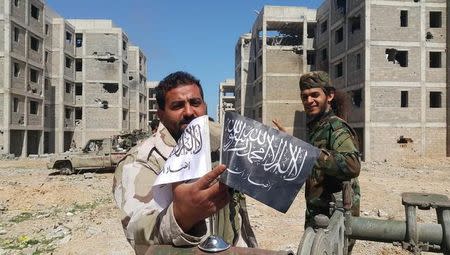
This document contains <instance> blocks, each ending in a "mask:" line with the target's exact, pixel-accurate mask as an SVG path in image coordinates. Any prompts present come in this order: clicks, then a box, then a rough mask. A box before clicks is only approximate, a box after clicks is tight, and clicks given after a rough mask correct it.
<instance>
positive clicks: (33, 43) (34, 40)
mask: <svg viewBox="0 0 450 255" xmlns="http://www.w3.org/2000/svg"><path fill="white" fill-rule="evenodd" d="M30 49H32V50H34V51H39V39H37V38H36V37H34V36H30Z"/></svg>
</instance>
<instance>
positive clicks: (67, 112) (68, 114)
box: [65, 108, 72, 119]
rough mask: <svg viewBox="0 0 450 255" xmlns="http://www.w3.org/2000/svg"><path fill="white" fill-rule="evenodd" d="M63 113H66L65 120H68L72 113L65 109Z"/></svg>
mask: <svg viewBox="0 0 450 255" xmlns="http://www.w3.org/2000/svg"><path fill="white" fill-rule="evenodd" d="M65 113H66V119H70V117H71V116H70V115H72V111H71V110H70V109H69V108H66V109H65Z"/></svg>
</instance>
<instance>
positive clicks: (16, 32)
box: [14, 27, 20, 42]
mask: <svg viewBox="0 0 450 255" xmlns="http://www.w3.org/2000/svg"><path fill="white" fill-rule="evenodd" d="M19 34H20V30H19V28H18V27H14V41H15V42H18V41H19Z"/></svg>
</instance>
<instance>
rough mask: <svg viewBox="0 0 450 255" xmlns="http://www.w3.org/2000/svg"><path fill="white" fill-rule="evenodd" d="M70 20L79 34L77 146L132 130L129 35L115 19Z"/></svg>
mask: <svg viewBox="0 0 450 255" xmlns="http://www.w3.org/2000/svg"><path fill="white" fill-rule="evenodd" d="M68 21H69V23H70V24H72V25H73V26H74V27H75V33H76V35H75V38H76V39H75V40H76V46H75V47H76V59H75V65H76V68H75V69H76V70H75V82H76V84H75V86H76V88H75V90H76V93H75V94H76V96H77V100H76V114H75V115H76V116H77V117H76V120H77V121H78V125H77V128H76V129H75V132H74V139H75V141H76V143H77V144H78V143H79V142H80V143H81V144H84V143H85V142H86V141H87V140H89V139H91V138H95V137H105V136H106V137H108V136H112V135H115V134H118V133H119V132H121V131H127V130H130V128H131V127H130V87H129V80H128V76H129V75H128V70H127V69H128V61H129V59H128V43H129V42H128V37H127V35H126V34H125V32H124V31H123V30H122V29H121V28H119V27H116V26H115V25H114V24H113V23H112V21H111V20H76V19H74V20H68Z"/></svg>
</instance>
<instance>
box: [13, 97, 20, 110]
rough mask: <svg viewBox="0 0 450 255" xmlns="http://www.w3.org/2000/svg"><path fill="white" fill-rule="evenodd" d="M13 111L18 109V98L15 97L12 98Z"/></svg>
mask: <svg viewBox="0 0 450 255" xmlns="http://www.w3.org/2000/svg"><path fill="white" fill-rule="evenodd" d="M13 111H14V112H18V111H19V99H18V98H17V97H15V98H13Z"/></svg>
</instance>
